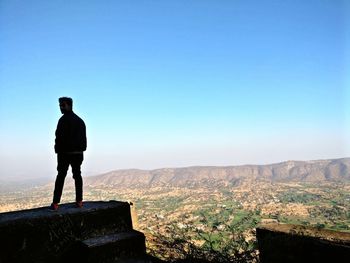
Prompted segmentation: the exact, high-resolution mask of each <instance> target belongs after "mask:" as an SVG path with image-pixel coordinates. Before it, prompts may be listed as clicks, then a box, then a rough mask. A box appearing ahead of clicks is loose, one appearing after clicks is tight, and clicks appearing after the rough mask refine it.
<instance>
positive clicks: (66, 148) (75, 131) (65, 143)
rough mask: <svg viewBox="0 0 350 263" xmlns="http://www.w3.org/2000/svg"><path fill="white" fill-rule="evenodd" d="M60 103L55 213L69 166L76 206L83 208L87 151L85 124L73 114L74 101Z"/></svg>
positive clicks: (65, 98)
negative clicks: (73, 184)
mask: <svg viewBox="0 0 350 263" xmlns="http://www.w3.org/2000/svg"><path fill="white" fill-rule="evenodd" d="M58 101H59V105H60V109H61V112H62V114H63V116H62V117H61V118H60V119H59V121H58V124H57V129H56V140H55V152H56V153H57V171H58V174H57V177H56V182H55V190H54V194H53V201H52V204H51V206H50V209H51V210H53V211H56V210H58V204H59V203H60V201H61V196H62V190H63V185H64V180H65V178H66V175H67V171H68V168H69V165H70V166H71V167H72V173H73V178H74V181H75V201H76V206H77V207H80V208H81V207H82V206H83V179H82V177H81V171H80V166H81V164H82V162H83V159H84V155H83V152H84V151H85V150H86V127H85V123H84V121H83V120H82V119H81V118H80V117H79V116H78V115H76V114H75V113H74V112H73V100H72V99H71V98H68V97H61V98H59V99H58Z"/></svg>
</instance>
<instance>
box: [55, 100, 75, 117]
mask: <svg viewBox="0 0 350 263" xmlns="http://www.w3.org/2000/svg"><path fill="white" fill-rule="evenodd" d="M58 102H59V103H60V109H61V112H62V114H65V113H67V112H71V111H72V109H73V100H72V98H69V97H61V98H59V99H58Z"/></svg>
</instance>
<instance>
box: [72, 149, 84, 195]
mask: <svg viewBox="0 0 350 263" xmlns="http://www.w3.org/2000/svg"><path fill="white" fill-rule="evenodd" d="M83 160H84V155H83V154H71V162H70V164H71V166H72V173H73V178H74V181H75V201H76V202H80V201H83V178H82V177H81V170H80V166H81V164H82V163H83Z"/></svg>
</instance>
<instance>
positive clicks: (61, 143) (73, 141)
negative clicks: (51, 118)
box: [55, 112, 86, 153]
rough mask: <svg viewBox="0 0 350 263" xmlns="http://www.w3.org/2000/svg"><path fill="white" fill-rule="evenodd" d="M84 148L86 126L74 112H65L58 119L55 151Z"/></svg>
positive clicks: (70, 150) (74, 150) (64, 151)
mask: <svg viewBox="0 0 350 263" xmlns="http://www.w3.org/2000/svg"><path fill="white" fill-rule="evenodd" d="M85 150H86V127H85V123H84V121H83V120H82V119H81V118H79V116H78V115H76V114H75V113H74V112H67V113H65V114H64V115H63V116H62V117H61V118H60V119H59V121H58V124H57V129H56V140H55V152H56V153H70V152H83V151H85Z"/></svg>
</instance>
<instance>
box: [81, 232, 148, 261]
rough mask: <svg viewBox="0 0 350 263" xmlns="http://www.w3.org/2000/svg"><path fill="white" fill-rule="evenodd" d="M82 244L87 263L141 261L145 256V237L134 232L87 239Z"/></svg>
mask: <svg viewBox="0 0 350 263" xmlns="http://www.w3.org/2000/svg"><path fill="white" fill-rule="evenodd" d="M82 243H83V245H84V246H85V247H86V249H85V251H86V253H84V254H85V255H86V256H87V261H86V262H88V263H115V262H119V261H120V262H123V261H121V260H127V259H131V258H134V259H136V258H138V259H142V258H144V257H145V255H146V246H145V236H144V234H142V233H141V232H138V231H135V230H131V231H128V232H119V233H115V234H110V235H104V236H100V237H94V238H89V239H86V240H84V241H82ZM144 262H147V261H144ZM140 263H141V262H140Z"/></svg>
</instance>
